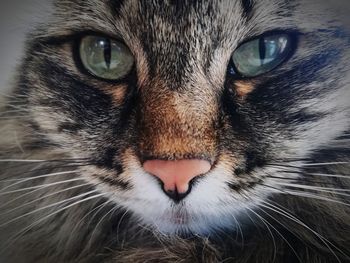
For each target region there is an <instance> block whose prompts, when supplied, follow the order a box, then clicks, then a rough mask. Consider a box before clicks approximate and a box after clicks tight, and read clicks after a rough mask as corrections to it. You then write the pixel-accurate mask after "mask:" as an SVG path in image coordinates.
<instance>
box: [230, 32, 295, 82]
mask: <svg viewBox="0 0 350 263" xmlns="http://www.w3.org/2000/svg"><path fill="white" fill-rule="evenodd" d="M291 42H292V39H291V37H290V36H289V35H287V34H277V35H273V36H265V37H260V38H258V39H255V40H252V41H249V42H246V43H244V44H243V45H241V46H240V47H239V48H238V49H236V51H235V52H234V53H233V55H232V62H233V64H234V67H235V71H237V72H236V73H239V74H241V75H242V76H244V77H256V76H258V75H261V74H264V73H266V72H268V71H271V70H273V69H275V68H276V67H277V66H279V65H280V64H281V63H283V62H284V61H285V60H286V59H287V58H288V56H289V55H290V53H291V50H292V43H291Z"/></svg>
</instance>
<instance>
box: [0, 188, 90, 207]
mask: <svg viewBox="0 0 350 263" xmlns="http://www.w3.org/2000/svg"><path fill="white" fill-rule="evenodd" d="M65 183H66V182H64V181H63V182H59V183H57V184H54V185H52V184H50V185H46V186H42V185H41V186H42V187H38V188H37V189H34V190H32V191H30V192H28V193H25V194H22V195H20V196H18V197H16V198H12V199H11V200H10V201H8V202H6V203H4V204H2V205H1V206H0V209H1V208H4V207H6V206H7V205H9V204H11V203H13V202H15V201H17V200H19V199H21V198H24V197H27V196H29V195H31V194H34V193H36V192H40V191H41V190H45V189H46V188H49V187H52V186H56V185H59V184H65ZM90 185H91V184H90Z"/></svg>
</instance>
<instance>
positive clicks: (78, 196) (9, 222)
mask: <svg viewBox="0 0 350 263" xmlns="http://www.w3.org/2000/svg"><path fill="white" fill-rule="evenodd" d="M96 192H98V190H92V191H89V192H87V193H83V194H79V195H77V196H73V197H70V198H67V199H64V200H61V201H59V202H56V203H53V204H50V205H47V206H43V207H40V208H38V209H35V210H33V211H30V212H28V213H25V214H23V215H21V216H18V217H15V218H13V219H11V220H9V221H7V222H6V223H3V224H0V228H1V227H4V226H8V225H9V224H11V223H13V222H15V221H18V220H20V219H22V218H24V217H26V216H29V215H32V214H35V213H37V212H39V211H42V210H45V209H47V208H50V207H54V206H57V205H59V204H64V203H67V202H69V201H72V200H75V199H79V198H80V197H82V196H85V195H88V194H91V193H96Z"/></svg>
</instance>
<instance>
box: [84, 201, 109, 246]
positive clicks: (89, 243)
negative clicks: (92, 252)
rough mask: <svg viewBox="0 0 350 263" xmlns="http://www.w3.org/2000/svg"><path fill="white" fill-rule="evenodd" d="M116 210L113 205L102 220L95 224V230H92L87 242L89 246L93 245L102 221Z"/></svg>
mask: <svg viewBox="0 0 350 263" xmlns="http://www.w3.org/2000/svg"><path fill="white" fill-rule="evenodd" d="M114 211H115V207H112V208H111V209H110V210H109V211H108V212H107V213H106V214H105V215H104V216H102V217H101V218H100V220H99V221H98V222H97V224H96V225H95V227H94V230H93V231H92V233H91V235H90V238H89V241H88V242H87V246H88V247H91V246H92V242H93V238H94V235H95V234H96V231H97V229H98V227H99V226H100V224H102V222H103V221H104V219H105V218H106V217H107V216H108V215H110V214H111V213H113V212H114Z"/></svg>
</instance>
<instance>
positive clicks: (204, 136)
mask: <svg viewBox="0 0 350 263" xmlns="http://www.w3.org/2000/svg"><path fill="white" fill-rule="evenodd" d="M141 101H142V102H141V104H142V106H141V111H142V112H140V114H141V118H140V119H141V121H140V125H141V127H140V128H139V131H140V151H141V153H142V154H143V155H144V156H146V157H151V158H153V157H156V158H164V159H188V158H208V157H209V158H211V157H212V156H213V155H214V152H215V147H216V132H215V129H214V123H215V116H216V115H217V114H216V108H217V106H216V105H215V103H214V99H213V97H211V96H209V95H208V93H206V92H204V93H202V94H201V93H200V92H199V91H198V90H197V91H196V90H195V89H193V88H192V90H189V91H184V90H170V89H167V87H166V86H165V85H161V86H159V84H158V86H157V85H152V86H151V87H148V88H147V89H145V90H143V91H142V99H141ZM203 155H205V156H203Z"/></svg>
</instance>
